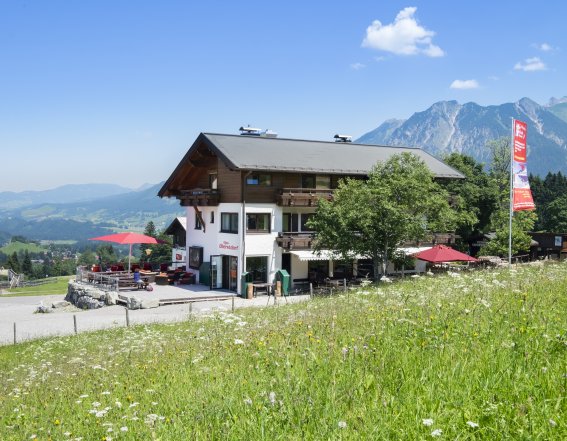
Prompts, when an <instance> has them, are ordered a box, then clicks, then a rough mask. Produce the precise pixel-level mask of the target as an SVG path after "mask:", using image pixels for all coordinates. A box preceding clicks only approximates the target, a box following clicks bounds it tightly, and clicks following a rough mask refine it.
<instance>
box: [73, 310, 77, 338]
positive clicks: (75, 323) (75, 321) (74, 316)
mask: <svg viewBox="0 0 567 441" xmlns="http://www.w3.org/2000/svg"><path fill="white" fill-rule="evenodd" d="M73 326H74V328H75V335H77V316H76V315H75V314H73Z"/></svg>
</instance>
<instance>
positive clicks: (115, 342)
mask: <svg viewBox="0 0 567 441" xmlns="http://www.w3.org/2000/svg"><path fill="white" fill-rule="evenodd" d="M513 276H514V281H513V282H511V281H510V279H509V277H510V273H509V272H508V271H507V270H505V271H501V272H494V273H471V274H470V275H461V276H455V277H451V276H449V277H439V278H438V277H435V278H427V279H426V278H421V279H417V280H414V279H412V280H407V281H406V282H403V283H399V284H393V285H386V286H381V287H380V288H379V289H365V290H362V291H359V292H357V293H354V292H353V293H351V294H350V295H349V296H348V297H346V296H343V297H334V298H330V299H317V300H314V301H312V302H309V303H306V304H300V305H290V306H280V307H278V308H270V309H265V310H243V311H238V315H231V314H217V315H213V316H211V317H209V318H203V319H199V320H192V321H188V322H185V323H182V324H175V325H153V326H144V327H135V328H128V329H124V328H121V329H114V330H111V331H105V332H98V333H94V334H90V335H89V334H81V335H79V336H75V337H68V338H57V339H51V340H46V341H38V342H32V343H26V344H21V345H17V346H10V347H4V348H0V414H1V415H3V417H4V420H3V423H2V425H0V439H3V440H12V439H14V440H16V439H18V440H19V439H29V438H30V437H31V436H32V435H37V436H38V437H39V438H40V439H48V437H50V436H51V437H52V439H67V438H68V437H71V438H74V437H83V439H84V440H91V439H93V440H94V439H97V440H103V439H105V437H112V438H113V439H127V440H137V439H161V440H181V439H234V440H241V439H269V440H290V439H297V440H300V439H411V440H414V439H430V438H431V437H432V434H435V433H437V432H434V431H435V430H441V431H442V437H441V439H460V440H478V439H487V440H495V439H565V438H566V437H567V426H566V422H565V415H566V403H565V392H566V385H567V384H566V383H567V378H566V375H565V374H566V347H567V336H566V334H565V330H566V329H567V318H566V316H565V311H567V296H566V294H565V293H566V292H567V265H566V264H560V265H547V266H545V267H544V266H532V267H524V268H519V269H517V270H515V272H514V273H513ZM46 397H49V399H48V400H46V399H45V398H46ZM424 419H431V420H433V421H432V424H431V425H426V424H424V422H423V420H424ZM467 423H468V424H467ZM473 423H474V424H473ZM475 424H478V427H471V425H472V426H474V425H475ZM65 433H69V434H70V435H69V436H66V435H65Z"/></svg>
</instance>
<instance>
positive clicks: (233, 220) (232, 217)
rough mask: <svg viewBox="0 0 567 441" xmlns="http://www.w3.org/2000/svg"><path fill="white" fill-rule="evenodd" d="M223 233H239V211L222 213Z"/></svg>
mask: <svg viewBox="0 0 567 441" xmlns="http://www.w3.org/2000/svg"><path fill="white" fill-rule="evenodd" d="M221 233H235V234H237V233H238V213H221Z"/></svg>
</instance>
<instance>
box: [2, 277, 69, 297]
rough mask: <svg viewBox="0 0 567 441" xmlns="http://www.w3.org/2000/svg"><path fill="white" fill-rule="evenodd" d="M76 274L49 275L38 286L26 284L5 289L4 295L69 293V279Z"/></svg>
mask: <svg viewBox="0 0 567 441" xmlns="http://www.w3.org/2000/svg"><path fill="white" fill-rule="evenodd" d="M74 278H75V276H60V277H48V278H47V279H42V281H45V282H46V283H43V284H41V285H36V286H24V287H21V288H12V289H3V290H2V296H3V297H19V296H44V295H54V294H67V285H68V284H69V279H74Z"/></svg>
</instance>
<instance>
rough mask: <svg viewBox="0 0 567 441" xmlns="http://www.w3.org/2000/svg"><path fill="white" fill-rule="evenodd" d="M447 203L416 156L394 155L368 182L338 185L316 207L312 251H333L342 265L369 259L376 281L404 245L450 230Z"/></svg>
mask: <svg viewBox="0 0 567 441" xmlns="http://www.w3.org/2000/svg"><path fill="white" fill-rule="evenodd" d="M448 199H449V195H448V193H447V191H445V190H444V189H443V188H442V187H441V186H440V185H439V184H438V183H436V182H435V181H434V179H433V175H432V174H431V172H430V171H429V169H428V168H427V166H426V165H425V163H424V162H423V161H421V160H420V159H419V158H418V157H417V156H415V155H413V154H410V153H403V154H401V155H395V156H393V157H392V158H391V159H390V160H388V161H387V162H384V163H378V164H376V165H375V166H374V167H373V169H372V171H371V172H370V174H369V176H368V179H367V180H360V179H346V180H344V181H342V182H341V183H340V184H339V188H338V189H337V190H335V193H334V198H333V201H331V202H328V201H326V200H321V201H320V203H319V206H318V208H317V212H316V214H315V216H313V218H312V219H311V221H310V222H309V224H308V225H309V226H310V227H311V228H312V229H313V230H315V231H316V233H317V234H316V242H315V250H318V251H320V250H323V249H330V250H334V251H335V252H336V253H338V254H340V256H341V258H342V259H345V260H351V259H353V258H354V257H355V256H363V257H364V258H368V259H372V260H373V262H374V276H375V277H377V276H378V273H379V268H380V264H381V265H382V273H385V270H386V267H387V265H388V261H389V260H390V259H391V258H392V256H393V254H394V252H395V251H396V248H397V247H399V246H400V245H402V244H403V243H404V242H405V241H408V240H418V239H422V238H423V237H424V236H425V235H426V233H427V232H432V231H448V230H452V229H453V228H454V226H455V222H456V215H455V213H454V211H453V210H451V208H450V206H449V202H448Z"/></svg>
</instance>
